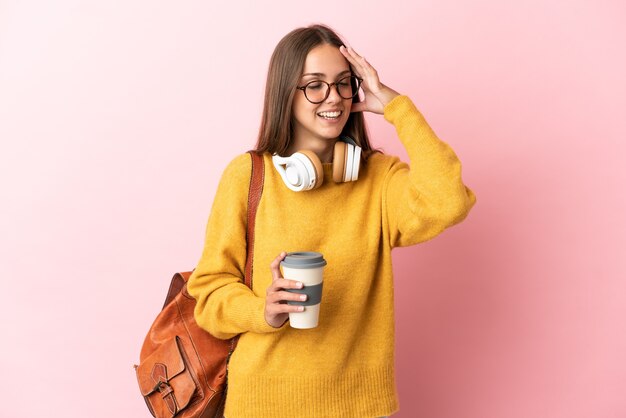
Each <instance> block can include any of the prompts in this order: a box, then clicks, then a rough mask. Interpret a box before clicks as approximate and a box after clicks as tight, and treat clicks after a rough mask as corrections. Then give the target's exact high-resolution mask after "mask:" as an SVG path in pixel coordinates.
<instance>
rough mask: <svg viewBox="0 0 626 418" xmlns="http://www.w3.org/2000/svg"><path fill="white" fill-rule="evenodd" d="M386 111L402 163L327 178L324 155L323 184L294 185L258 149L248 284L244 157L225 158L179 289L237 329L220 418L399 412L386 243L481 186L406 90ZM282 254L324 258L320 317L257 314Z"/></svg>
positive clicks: (442, 218)
mask: <svg viewBox="0 0 626 418" xmlns="http://www.w3.org/2000/svg"><path fill="white" fill-rule="evenodd" d="M384 117H385V119H386V120H387V121H389V122H391V123H392V124H394V126H395V127H396V130H397V133H398V136H399V138H400V141H402V143H403V144H404V146H405V148H406V150H407V152H408V155H409V159H410V169H409V166H408V165H407V164H406V163H404V162H402V161H400V160H399V159H398V158H397V157H393V156H388V155H383V154H378V153H377V154H374V155H372V156H371V158H370V159H369V160H368V162H367V164H366V165H365V166H362V167H361V171H360V173H359V179H358V180H357V181H356V182H350V183H341V184H336V183H334V182H333V180H332V164H324V165H323V166H324V183H323V185H322V186H321V188H319V189H316V190H312V191H306V192H293V191H291V190H289V189H288V188H287V186H286V185H285V184H284V183H283V180H282V179H281V177H280V175H279V173H278V172H277V171H276V169H275V168H274V166H273V165H272V160H271V156H270V155H269V154H268V153H266V154H265V156H264V163H265V179H264V189H263V195H262V198H261V202H260V204H259V208H258V212H257V216H256V231H255V232H256V241H255V246H254V250H255V254H254V264H253V276H252V277H253V290H252V291H251V290H250V289H248V288H247V287H246V286H245V285H244V284H243V276H244V269H245V264H246V210H247V196H248V187H249V182H250V170H251V159H250V156H249V155H248V154H242V155H239V156H237V157H236V158H235V159H234V160H233V161H232V162H231V163H230V164H229V165H228V167H227V168H226V169H225V171H224V174H223V176H222V179H221V181H220V184H219V186H218V189H217V193H216V196H215V200H214V202H213V208H212V210H211V215H210V217H209V220H208V225H207V232H206V245H205V251H203V254H202V257H201V259H200V261H199V263H198V265H197V267H196V269H195V271H194V273H193V275H192V276H191V278H190V279H189V284H188V290H189V293H190V294H191V295H193V297H194V298H195V299H196V300H197V306H196V311H195V315H196V320H197V322H198V324H199V325H200V326H201V327H203V328H204V329H206V330H208V331H209V332H210V333H212V334H213V335H215V336H216V337H218V338H222V339H227V338H231V337H233V336H235V335H236V334H239V333H241V334H242V335H241V337H240V339H239V344H238V346H237V348H236V349H235V351H234V353H233V355H232V357H231V359H230V363H229V375H228V384H229V386H228V395H227V400H226V410H225V416H226V417H227V418H264V417H268V418H295V417H297V418H307V417H310V418H323V417H329V418H331V417H332V418H337V417H349V418H371V417H379V416H383V415H390V414H392V413H394V412H395V411H397V410H398V398H397V392H396V385H395V375H394V301H393V271H392V265H391V249H392V248H393V247H397V246H408V245H413V244H417V243H419V242H423V241H426V240H429V239H431V238H433V237H435V236H436V235H438V234H439V233H441V232H442V231H443V230H444V229H446V228H447V227H450V226H452V225H454V224H456V223H458V222H460V221H462V220H463V219H464V218H465V217H466V216H467V214H468V212H469V210H470V209H471V208H472V206H473V205H474V203H475V202H476V197H475V195H474V193H473V192H472V191H471V190H470V189H469V188H467V187H466V186H465V185H464V184H463V182H462V179H461V163H460V162H459V160H458V158H457V156H456V155H455V153H454V151H453V150H452V149H451V148H450V146H448V145H447V144H446V143H445V142H443V141H441V140H440V139H439V138H437V136H436V135H435V133H434V132H433V131H432V129H431V128H430V127H429V125H428V124H427V122H426V120H425V119H424V117H423V116H422V114H421V113H420V112H419V111H418V110H417V109H416V107H415V106H414V104H413V102H412V101H411V100H410V99H409V98H408V97H407V96H404V95H401V96H398V97H396V98H394V99H393V100H392V101H391V102H390V103H388V104H387V106H386V107H385V109H384ZM281 251H287V252H290V251H317V252H320V253H322V254H323V255H324V258H325V259H326V260H327V262H328V265H327V266H326V268H325V270H324V288H323V294H322V304H321V308H320V319H319V326H318V327H317V328H314V329H304V330H303V329H295V328H291V327H290V326H289V322H286V323H285V324H284V325H283V326H282V327H280V328H273V327H272V326H270V325H269V324H267V323H266V322H265V318H264V307H265V294H266V293H265V292H266V289H267V287H268V286H269V285H270V283H271V281H272V275H271V272H270V267H269V266H270V263H271V261H272V260H273V259H274V258H275V257H276V256H278V254H280V252H281ZM416 268H418V266H416Z"/></svg>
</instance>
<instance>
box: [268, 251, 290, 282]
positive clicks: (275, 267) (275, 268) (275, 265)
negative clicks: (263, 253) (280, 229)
mask: <svg viewBox="0 0 626 418" xmlns="http://www.w3.org/2000/svg"><path fill="white" fill-rule="evenodd" d="M286 256H287V253H286V252H284V251H283V252H282V253H280V254H279V255H278V257H276V258H275V259H274V261H272V263H271V264H270V271H271V272H272V278H273V280H274V281H276V280H278V279H281V278H282V275H281V274H280V262H281V261H283V259H284V258H285V257H286Z"/></svg>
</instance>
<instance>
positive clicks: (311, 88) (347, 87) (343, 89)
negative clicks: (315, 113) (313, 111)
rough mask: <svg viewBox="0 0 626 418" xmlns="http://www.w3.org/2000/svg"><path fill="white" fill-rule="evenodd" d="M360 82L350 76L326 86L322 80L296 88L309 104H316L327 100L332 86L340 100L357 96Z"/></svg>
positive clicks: (359, 79)
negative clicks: (302, 92) (302, 93)
mask: <svg viewBox="0 0 626 418" xmlns="http://www.w3.org/2000/svg"><path fill="white" fill-rule="evenodd" d="M362 81H363V79H362V78H360V77H357V76H355V75H350V76H347V77H344V78H342V79H341V80H339V81H337V82H335V83H330V84H328V83H327V82H325V81H323V80H313V81H310V82H308V83H306V84H305V85H304V86H299V87H296V88H297V89H298V90H302V91H304V97H306V99H307V100H308V101H309V102H311V103H313V104H318V103H322V102H323V101H324V100H326V99H327V98H328V95H329V94H330V88H331V87H332V86H335V88H336V89H337V93H339V96H341V98H342V99H352V98H353V97H354V96H356V95H357V94H359V87H361V82H362Z"/></svg>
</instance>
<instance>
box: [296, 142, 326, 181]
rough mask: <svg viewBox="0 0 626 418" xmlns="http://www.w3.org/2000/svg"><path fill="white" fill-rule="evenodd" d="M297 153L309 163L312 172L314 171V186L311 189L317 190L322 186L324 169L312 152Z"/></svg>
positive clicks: (302, 151)
mask: <svg viewBox="0 0 626 418" xmlns="http://www.w3.org/2000/svg"><path fill="white" fill-rule="evenodd" d="M298 153H299V154H302V155H304V156H305V157H306V158H307V159H308V160H309V161H310V162H311V165H312V166H313V170H314V171H315V185H314V186H313V189H317V188H318V187H320V186H321V185H322V183H324V169H323V168H322V162H321V161H320V159H319V158H318V157H317V155H316V154H315V153H314V152H313V151H309V150H301V151H298Z"/></svg>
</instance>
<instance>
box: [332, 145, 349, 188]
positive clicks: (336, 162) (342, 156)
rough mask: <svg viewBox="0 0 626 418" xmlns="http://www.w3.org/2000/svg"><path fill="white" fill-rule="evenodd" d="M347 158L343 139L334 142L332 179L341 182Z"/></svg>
mask: <svg viewBox="0 0 626 418" xmlns="http://www.w3.org/2000/svg"><path fill="white" fill-rule="evenodd" d="M347 159H348V147H347V144H346V143H345V142H343V141H337V142H335V150H334V153H333V181H334V182H335V183H341V182H343V181H345V178H346V165H347Z"/></svg>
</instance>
